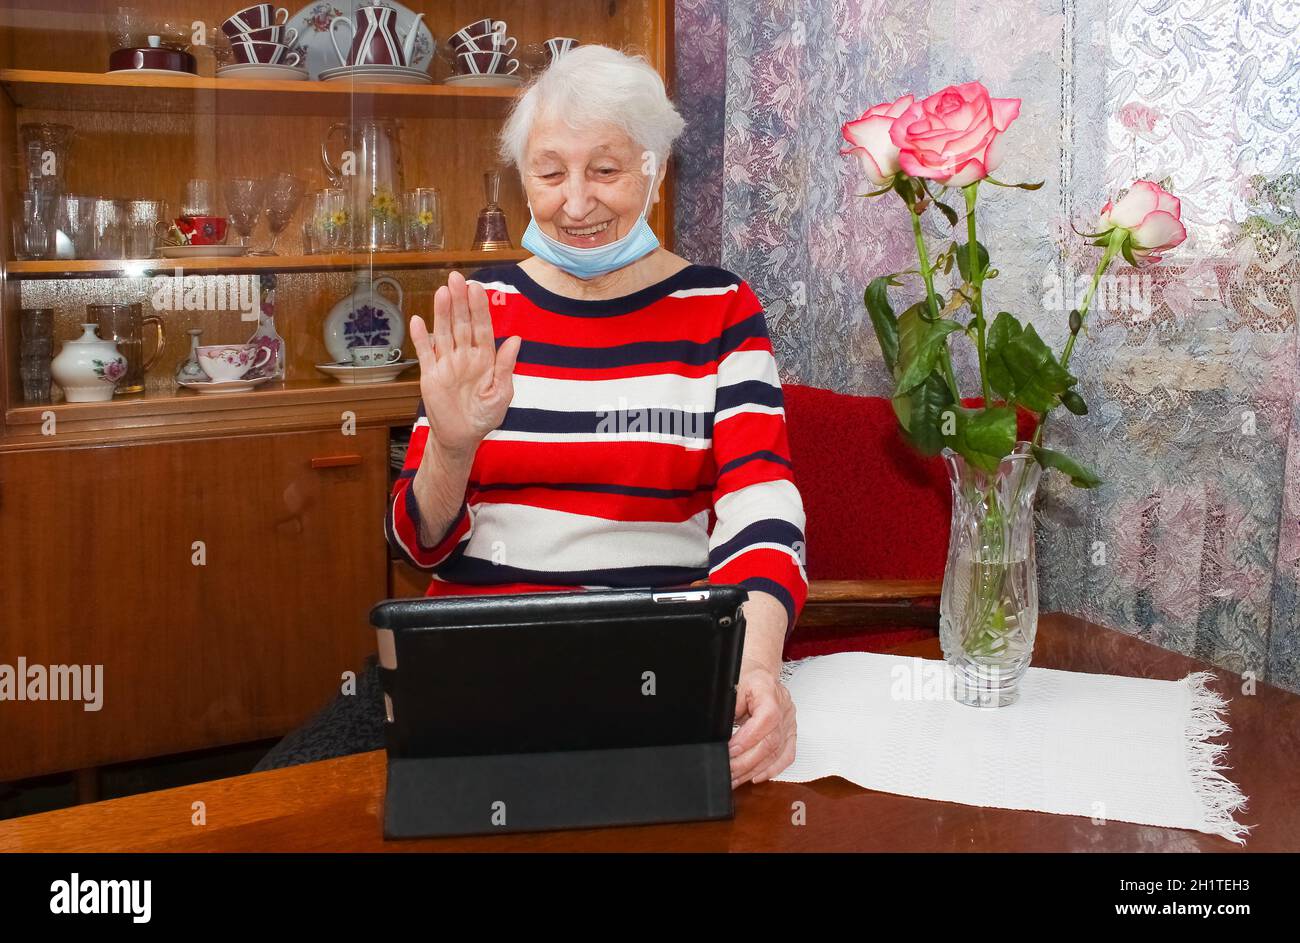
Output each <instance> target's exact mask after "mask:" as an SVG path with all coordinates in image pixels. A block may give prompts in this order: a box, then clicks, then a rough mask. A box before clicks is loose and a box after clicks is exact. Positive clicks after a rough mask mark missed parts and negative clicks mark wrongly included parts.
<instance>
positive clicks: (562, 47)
mask: <svg viewBox="0 0 1300 943" xmlns="http://www.w3.org/2000/svg"><path fill="white" fill-rule="evenodd" d="M542 45H544V46H545V47H546V55H547V56H548V57H550V60H551V61H552V62H554V61H555V60H556V59H558V58H560V56H562V55H564V54H565V53H566V52H568V51H569V50H570V49H572V48H573V47H574V46H580V45H582V44H581V43H579V42H578V41H577V40H576V39H571V38H570V37H568V36H552V37H551V38H550V39H548V40H547V41H546V42H545V43H543V44H542Z"/></svg>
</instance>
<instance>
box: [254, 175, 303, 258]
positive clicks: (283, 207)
mask: <svg viewBox="0 0 1300 943" xmlns="http://www.w3.org/2000/svg"><path fill="white" fill-rule="evenodd" d="M262 190H263V196H264V198H265V200H266V224H267V226H268V228H269V229H270V230H271V242H270V244H269V245H268V246H267V247H266V248H265V249H262V250H260V251H257V252H254V253H253V255H278V253H277V252H276V251H275V240H276V239H278V238H279V236H280V233H282V232H284V229H285V227H286V226H288V225H289V220H291V219H293V214H294V213H296V212H297V211H298V204H299V203H300V202H301V201H302V191H303V183H302V181H301V180H299V179H298V178H297V177H295V176H294V175H293V174H286V173H278V174H275V175H273V176H271V177H269V178H267V180H266V181H265V182H264V184H263V188H262Z"/></svg>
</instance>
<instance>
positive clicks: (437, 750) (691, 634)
mask: <svg viewBox="0 0 1300 943" xmlns="http://www.w3.org/2000/svg"><path fill="white" fill-rule="evenodd" d="M703 589H704V588H703V587H698V588H691V589H686V588H683V589H681V590H676V591H674V590H650V589H619V590H590V591H585V592H563V593H524V594H517V595H490V596H452V597H439V598H422V599H404V600H386V601H384V602H382V603H379V604H378V605H377V606H375V607H374V609H372V610H371V613H370V621H371V624H372V625H373V626H374V627H375V628H376V629H380V630H384V629H389V630H393V643H394V644H393V647H394V650H395V653H396V668H395V669H392V668H387V667H381V669H380V675H381V678H382V681H383V686H384V693H385V694H386V695H387V699H388V709H389V710H390V711H391V716H390V718H389V722H388V724H387V739H388V785H387V790H386V794H385V800H384V836H385V837H386V838H413V837H425V836H436V835H471V834H484V833H496V832H520V831H540V830H547V829H563V828H588V827H596V826H608V825H638V824H649V823H656V822H684V821H695V820H704V819H723V818H730V817H732V815H733V814H734V808H733V805H732V791H731V771H730V758H729V756H728V741H729V740H730V737H731V728H732V722H733V719H734V716H735V701H736V682H737V680H738V678H739V673H740V654H741V649H742V647H743V644H744V637H745V632H744V627H745V623H744V616H743V614H742V612H741V609H740V606H741V603H743V602H744V601H745V599H746V598H747V596H748V594H747V593H746V591H745V590H744V589H742V588H741V587H739V586H724V585H718V586H709V587H708V588H707V589H708V592H707V594H705V593H703V592H702V590H703ZM701 596H704V597H705V598H699V597H701ZM656 599H658V601H656ZM381 649H382V646H381ZM382 661H383V659H381V665H382ZM646 672H653V683H654V690H655V693H654V694H653V695H648V694H646V693H643V691H644V690H645V687H644V686H645V685H646V680H645V677H646V676H645V673H646Z"/></svg>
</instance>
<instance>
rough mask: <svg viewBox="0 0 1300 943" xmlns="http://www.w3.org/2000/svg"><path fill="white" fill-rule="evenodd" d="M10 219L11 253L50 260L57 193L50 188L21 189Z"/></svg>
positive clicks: (52, 252) (55, 223)
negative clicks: (11, 224)
mask: <svg viewBox="0 0 1300 943" xmlns="http://www.w3.org/2000/svg"><path fill="white" fill-rule="evenodd" d="M19 203H20V205H19V206H18V207H16V209H17V210H18V215H17V216H16V218H15V219H14V221H13V233H14V256H15V257H16V258H19V259H24V260H25V259H52V258H54V253H55V245H56V243H55V233H56V232H57V231H58V224H57V222H56V221H55V213H56V211H57V208H58V200H57V194H56V193H55V192H54V191H53V190H48V189H44V188H42V189H39V190H24V191H23V192H22V194H21V199H20V200H19Z"/></svg>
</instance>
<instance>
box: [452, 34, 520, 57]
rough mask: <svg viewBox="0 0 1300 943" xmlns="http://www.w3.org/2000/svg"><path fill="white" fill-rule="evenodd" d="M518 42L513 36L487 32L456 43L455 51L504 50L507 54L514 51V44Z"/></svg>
mask: <svg viewBox="0 0 1300 943" xmlns="http://www.w3.org/2000/svg"><path fill="white" fill-rule="evenodd" d="M518 44H519V40H517V39H515V37H513V36H507V35H505V34H504V33H487V34H486V35H483V36H475V37H474V38H473V39H467V40H465V41H464V42H463V43H457V44H456V52H458V53H461V52H504V53H505V54H506V55H507V56H508V55H510V53H512V52H514V51H515V46H517V45H518Z"/></svg>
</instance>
